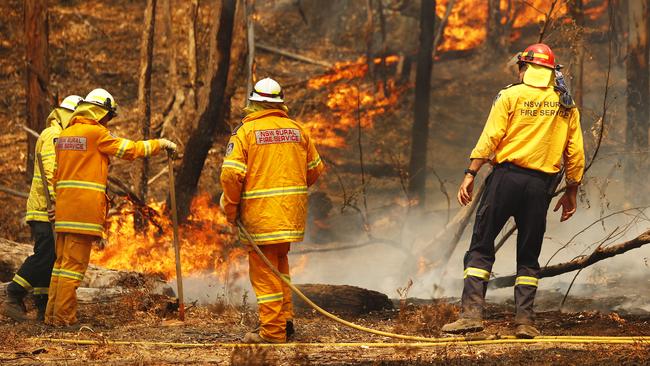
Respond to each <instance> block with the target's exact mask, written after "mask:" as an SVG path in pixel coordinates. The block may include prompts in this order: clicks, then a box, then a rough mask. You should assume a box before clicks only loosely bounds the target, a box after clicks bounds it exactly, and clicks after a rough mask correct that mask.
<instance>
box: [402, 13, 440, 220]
mask: <svg viewBox="0 0 650 366" xmlns="http://www.w3.org/2000/svg"><path fill="white" fill-rule="evenodd" d="M435 9H436V1H435V0H422V2H421V9H420V47H419V50H418V56H417V69H416V80H415V103H414V104H415V107H414V115H413V129H412V133H411V158H410V161H409V184H408V191H409V196H410V199H412V200H416V201H417V206H418V207H420V208H423V207H424V200H425V189H426V167H427V142H428V139H429V95H430V89H431V69H432V66H433V58H432V56H431V53H432V52H433V39H434V32H433V28H434V23H435V19H436V13H435Z"/></svg>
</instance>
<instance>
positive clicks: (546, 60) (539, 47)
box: [517, 43, 555, 69]
mask: <svg viewBox="0 0 650 366" xmlns="http://www.w3.org/2000/svg"><path fill="white" fill-rule="evenodd" d="M517 62H528V63H531V64H536V65H540V66H544V67H548V68H551V69H555V54H553V50H551V47H549V46H547V45H545V44H544V43H536V44H534V45H530V46H528V48H526V49H525V50H524V52H519V53H518V54H517Z"/></svg>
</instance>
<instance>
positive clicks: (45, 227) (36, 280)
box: [4, 95, 83, 321]
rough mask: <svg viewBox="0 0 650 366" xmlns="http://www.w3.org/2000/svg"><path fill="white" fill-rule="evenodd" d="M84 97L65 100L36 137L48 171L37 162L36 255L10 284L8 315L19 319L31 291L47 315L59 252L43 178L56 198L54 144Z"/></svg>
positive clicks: (30, 217) (30, 214)
mask: <svg viewBox="0 0 650 366" xmlns="http://www.w3.org/2000/svg"><path fill="white" fill-rule="evenodd" d="M81 100H83V99H82V98H81V97H80V96H78V95H70V96H67V97H66V98H65V99H63V101H62V102H61V104H59V106H58V107H56V108H54V110H52V112H51V113H50V115H49V116H48V117H47V122H48V124H49V127H47V128H46V129H44V130H43V132H41V135H40V136H39V137H38V140H36V149H35V154H34V157H36V156H37V154H39V153H40V154H41V158H42V161H43V170H44V171H41V170H40V167H39V165H38V164H37V163H34V176H33V178H32V186H31V189H30V191H29V198H28V199H27V212H26V214H25V221H26V222H27V224H29V228H30V230H31V233H32V239H33V240H34V254H32V255H30V256H29V257H27V259H25V262H23V264H22V266H20V268H19V269H18V271H17V272H16V274H15V275H14V277H13V279H12V281H11V282H10V283H9V285H8V286H7V301H5V304H4V314H5V315H7V316H8V317H10V318H12V319H14V320H17V321H21V320H25V319H26V313H25V304H24V302H23V298H24V297H25V295H27V293H29V292H30V291H31V292H32V293H33V295H34V302H35V304H36V309H37V312H38V315H37V317H38V318H39V319H43V316H44V314H45V306H46V304H47V293H48V287H50V277H51V276H52V266H54V260H55V253H54V233H53V232H52V225H50V222H49V220H48V217H47V204H46V198H45V192H44V190H43V183H42V178H41V177H43V176H44V177H45V179H46V180H47V182H48V186H49V193H50V196H51V199H52V201H54V199H55V195H54V189H53V187H52V185H51V184H52V177H53V173H54V166H55V163H54V162H55V153H54V145H55V144H56V139H57V138H58V137H59V134H61V131H63V130H64V129H65V128H66V127H68V122H69V121H70V116H72V112H74V110H75V109H76V108H77V105H78V104H79V102H80V101H81Z"/></svg>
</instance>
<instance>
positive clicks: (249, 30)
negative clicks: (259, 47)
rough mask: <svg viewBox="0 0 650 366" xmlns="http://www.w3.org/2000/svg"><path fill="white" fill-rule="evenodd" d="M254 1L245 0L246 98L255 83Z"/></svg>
mask: <svg viewBox="0 0 650 366" xmlns="http://www.w3.org/2000/svg"><path fill="white" fill-rule="evenodd" d="M254 17H255V0H246V40H247V41H248V57H247V61H246V69H247V72H248V75H247V80H248V82H247V83H246V98H248V96H249V95H250V94H251V92H252V91H253V84H254V83H255V19H254Z"/></svg>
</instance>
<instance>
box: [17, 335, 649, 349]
mask: <svg viewBox="0 0 650 366" xmlns="http://www.w3.org/2000/svg"><path fill="white" fill-rule="evenodd" d="M30 340H32V341H41V342H53V343H66V344H78V345H120V346H135V345H138V346H163V347H175V348H236V347H277V348H293V347H339V348H341V347H359V348H370V347H375V348H391V347H420V348H427V347H438V346H449V345H488V344H517V343H526V344H528V343H555V344H557V343H564V344H639V343H647V344H650V337H636V338H635V337H591V338H571V337H564V338H553V337H549V338H541V337H540V338H535V339H517V338H514V337H508V338H507V339H487V340H474V341H458V340H456V341H451V342H406V343H399V342H390V343H381V342H359V343H355V342H334V343H333V342H327V343H275V344H274V343H263V344H248V343H174V342H148V341H112V340H103V341H98V340H91V339H61V338H40V337H36V338H30Z"/></svg>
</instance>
